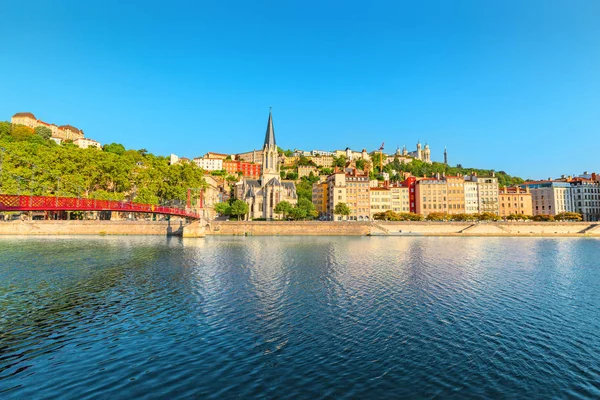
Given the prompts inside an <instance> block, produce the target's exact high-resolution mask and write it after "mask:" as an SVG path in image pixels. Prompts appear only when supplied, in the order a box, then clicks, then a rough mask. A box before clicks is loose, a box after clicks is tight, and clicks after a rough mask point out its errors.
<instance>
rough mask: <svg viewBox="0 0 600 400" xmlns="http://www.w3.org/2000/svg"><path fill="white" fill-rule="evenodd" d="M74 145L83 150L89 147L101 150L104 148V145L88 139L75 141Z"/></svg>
mask: <svg viewBox="0 0 600 400" xmlns="http://www.w3.org/2000/svg"><path fill="white" fill-rule="evenodd" d="M73 144H75V145H77V146H79V147H81V148H82V149H87V148H88V147H97V148H99V149H101V148H102V145H101V144H100V142H97V141H95V140H92V139H86V138H79V139H75V140H74V141H73Z"/></svg>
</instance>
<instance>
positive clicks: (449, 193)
mask: <svg viewBox="0 0 600 400" xmlns="http://www.w3.org/2000/svg"><path fill="white" fill-rule="evenodd" d="M464 182H465V180H464V177H462V176H439V175H438V176H437V177H435V178H423V179H420V180H418V181H417V182H416V184H415V198H416V203H417V207H416V209H417V213H419V214H422V215H425V216H427V215H428V214H430V213H432V212H441V213H444V214H464V212H465V188H464Z"/></svg>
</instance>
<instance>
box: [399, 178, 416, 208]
mask: <svg viewBox="0 0 600 400" xmlns="http://www.w3.org/2000/svg"><path fill="white" fill-rule="evenodd" d="M401 185H402V187H405V188H406V189H407V190H408V201H409V207H410V208H409V212H411V213H413V214H415V213H416V212H417V189H416V186H417V178H416V177H414V176H407V177H405V179H404V181H402V183H401Z"/></svg>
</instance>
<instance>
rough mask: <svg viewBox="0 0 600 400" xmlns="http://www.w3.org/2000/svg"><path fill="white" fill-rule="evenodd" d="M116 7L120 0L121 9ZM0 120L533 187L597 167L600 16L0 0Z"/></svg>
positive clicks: (365, 6) (566, 6)
mask: <svg viewBox="0 0 600 400" xmlns="http://www.w3.org/2000/svg"><path fill="white" fill-rule="evenodd" d="M122 3H128V4H122ZM0 11H1V13H2V22H1V23H0V43H1V44H2V47H1V48H2V53H3V57H2V59H3V62H2V63H0V93H1V96H0V119H6V120H8V119H10V116H11V115H12V114H13V113H15V112H17V111H31V112H33V113H35V115H36V116H37V117H38V118H40V119H43V120H45V121H48V122H55V123H58V124H67V123H69V124H72V125H74V126H77V127H79V128H81V129H83V130H84V131H85V133H86V136H89V137H91V138H93V139H96V140H99V141H100V142H102V143H110V142H119V143H123V144H124V145H125V146H126V147H130V148H135V149H139V148H146V149H148V150H150V151H151V152H153V153H157V154H162V155H168V154H169V153H176V154H178V155H181V156H188V157H194V156H199V155H202V154H204V153H205V152H207V151H216V152H227V153H229V152H232V153H233V152H242V151H248V150H251V149H252V148H260V146H261V145H262V140H263V138H264V131H265V127H266V122H267V116H268V110H269V106H273V116H274V123H275V132H276V136H277V142H278V144H279V145H280V146H282V147H284V148H301V149H306V150H310V149H313V148H317V149H324V150H331V149H336V148H342V149H343V148H345V147H347V146H350V147H351V148H355V149H358V150H360V149H362V148H366V149H367V150H369V151H371V150H374V149H376V148H378V147H379V145H380V144H381V142H385V146H386V150H387V151H390V152H391V151H393V150H395V148H396V146H398V145H399V146H402V145H405V144H406V145H407V146H408V147H409V149H410V150H412V149H413V148H414V147H415V143H416V142H417V140H419V139H420V140H421V142H426V141H427V142H428V143H429V144H430V146H431V148H432V158H433V159H434V160H440V161H441V160H442V157H443V156H442V154H443V149H444V146H447V147H448V153H449V158H450V160H449V161H450V163H451V164H456V163H460V164H462V165H463V166H473V167H481V168H494V169H496V170H504V171H506V172H508V173H511V174H515V175H520V176H523V177H531V178H547V177H549V176H554V177H555V176H558V175H560V174H563V173H565V174H575V173H577V174H579V173H582V172H583V171H584V170H589V171H592V170H596V171H598V170H600V162H599V160H600V157H599V156H598V155H599V149H600V113H599V111H600V100H599V99H600V44H599V43H600V41H599V39H600V24H599V23H598V20H600V2H598V1H596V0H591V1H583V0H582V1H579V0H576V1H573V0H570V1H553V0H546V1H537V0H527V1H522V0H519V1H516V0H515V1H513V0H506V1H499V2H492V1H481V0H474V1H468V0H457V1H418V2H417V1H415V2H401V1H369V2H358V1H352V0H345V1H306V0H303V1H282V0H278V1H257V2H252V1H228V2H225V1H212V2H207V1H199V2H191V1H190V2H180V1H170V2H153V1H138V2H135V1H128V2H123V1H115V0H105V1H93V2H92V1H79V0H77V1H61V0H53V1H45V0H42V1H26V0H23V1H8V2H3V4H2V5H1V6H0Z"/></svg>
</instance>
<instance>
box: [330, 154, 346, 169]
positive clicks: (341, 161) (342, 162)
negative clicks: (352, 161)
mask: <svg viewBox="0 0 600 400" xmlns="http://www.w3.org/2000/svg"><path fill="white" fill-rule="evenodd" d="M333 166H334V167H339V168H344V167H345V166H346V156H339V157H336V156H333Z"/></svg>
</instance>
